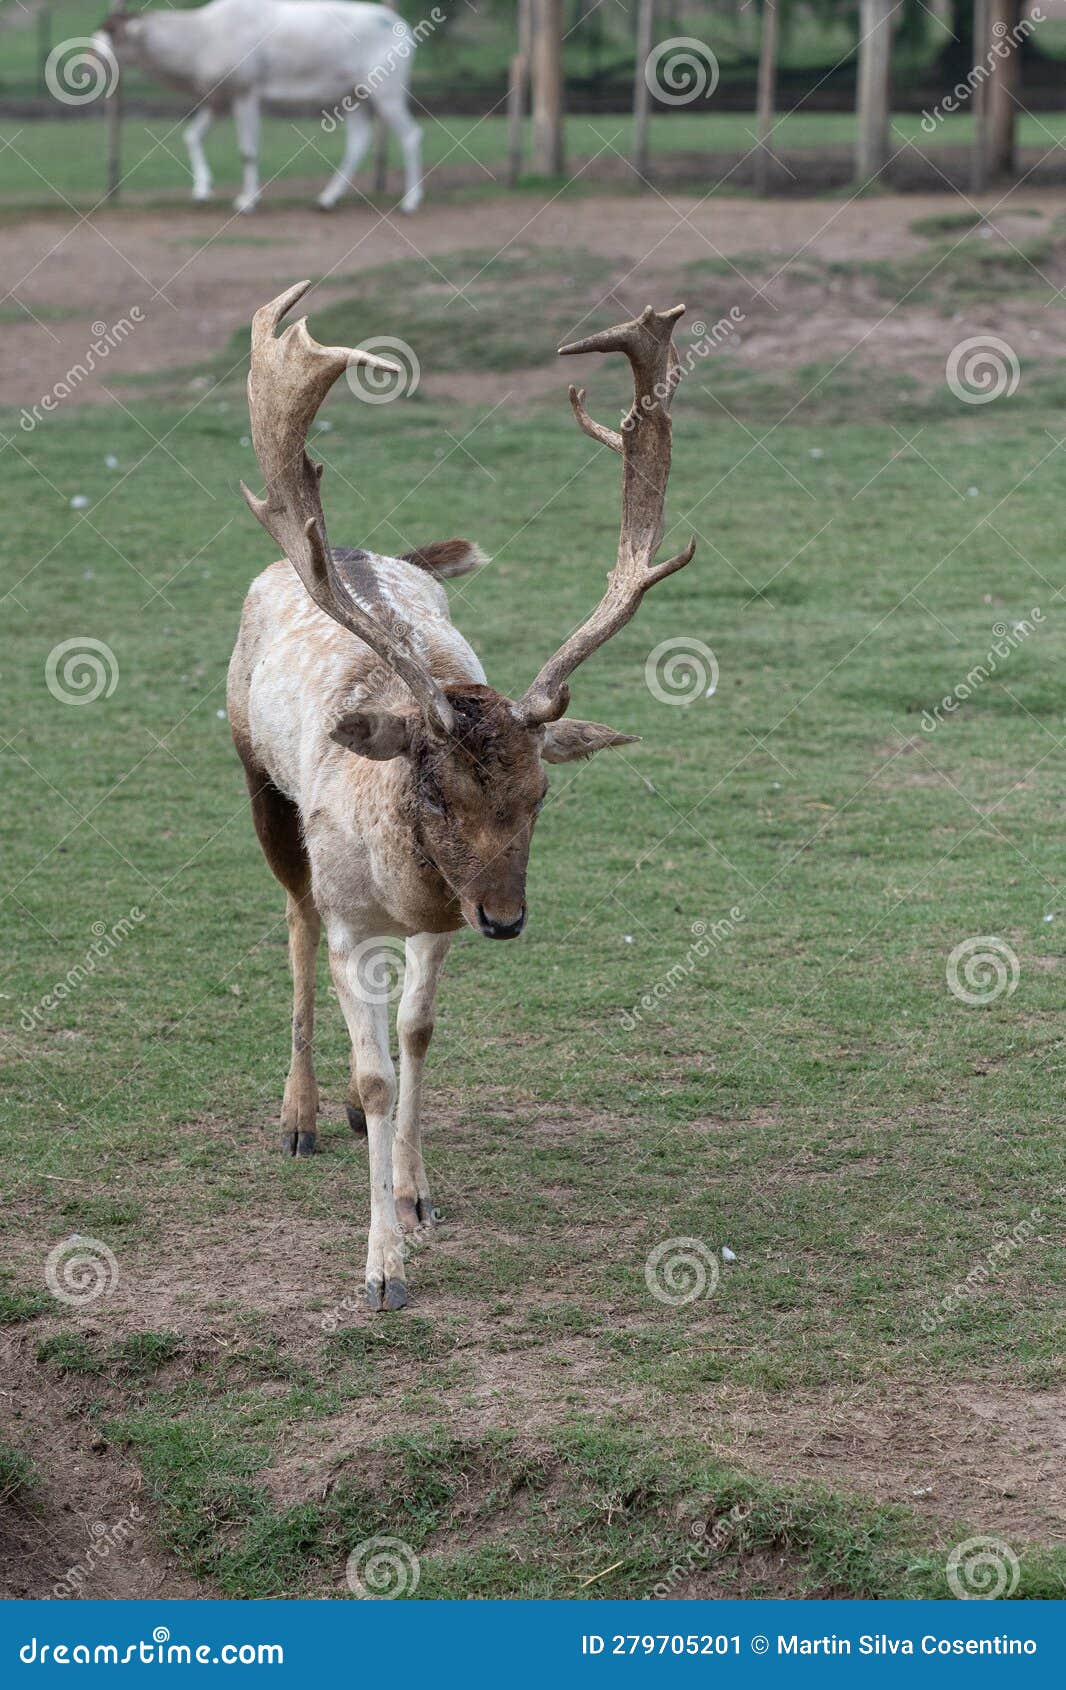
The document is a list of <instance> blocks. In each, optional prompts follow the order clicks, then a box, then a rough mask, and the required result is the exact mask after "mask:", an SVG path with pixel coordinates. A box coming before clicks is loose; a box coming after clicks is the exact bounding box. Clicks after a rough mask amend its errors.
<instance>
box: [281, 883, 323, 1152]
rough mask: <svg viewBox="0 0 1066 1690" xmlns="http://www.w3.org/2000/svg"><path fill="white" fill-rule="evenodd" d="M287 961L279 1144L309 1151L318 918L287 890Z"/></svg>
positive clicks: (314, 1090) (314, 1096)
mask: <svg viewBox="0 0 1066 1690" xmlns="http://www.w3.org/2000/svg"><path fill="white" fill-rule="evenodd" d="M285 914H286V918H287V920H288V923H289V961H290V963H291V964H292V1060H291V1063H290V1066H289V1077H288V1079H287V1080H286V1081H285V1097H284V1101H283V1102H282V1105H281V1148H282V1149H283V1150H285V1151H287V1152H288V1154H289V1155H290V1156H310V1155H311V1154H312V1153H313V1151H314V1148H315V1137H316V1131H317V1120H316V1117H317V1115H318V1082H317V1081H316V1079H315V1069H314V1061H313V1058H312V1054H311V1047H312V1043H313V1040H314V1035H315V961H316V958H317V956H318V940H319V935H320V933H321V931H322V922H321V920H320V918H319V914H318V911H317V910H316V909H315V906H314V904H313V903H312V902H311V899H310V897H304V898H294V897H293V895H292V893H291V892H290V893H289V901H288V905H287V908H286V911H285Z"/></svg>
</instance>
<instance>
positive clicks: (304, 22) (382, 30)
mask: <svg viewBox="0 0 1066 1690" xmlns="http://www.w3.org/2000/svg"><path fill="white" fill-rule="evenodd" d="M434 10H436V8H434ZM424 27H425V26H423V25H419V26H418V28H419V31H421V30H423V29H424ZM416 38H417V39H420V38H421V36H420V35H419V34H418V31H412V30H411V29H410V28H409V27H408V25H407V24H406V23H405V22H404V21H403V19H402V18H401V17H398V16H397V14H396V13H395V12H392V11H390V10H389V9H388V7H387V6H377V5H366V4H361V3H359V0H210V4H209V5H207V6H201V7H199V8H198V9H197V10H195V11H188V12H185V11H172V10H169V9H168V10H165V11H153V12H142V13H140V14H138V15H137V16H134V17H131V16H129V15H128V13H127V11H126V7H125V4H124V3H123V4H121V5H120V6H119V7H118V8H117V9H116V10H115V11H113V12H112V13H111V14H110V15H109V16H108V17H107V18H106V19H105V21H104V22H103V24H102V25H101V26H100V29H99V30H98V32H97V34H96V35H95V37H94V43H95V45H96V47H97V49H98V51H99V52H101V53H103V54H104V55H105V56H110V57H111V58H113V59H114V60H115V61H116V62H117V63H118V65H119V66H120V67H121V66H122V65H123V64H136V65H138V66H139V67H140V68H141V69H142V70H144V71H146V72H148V74H149V75H151V76H154V77H156V78H158V79H159V80H160V81H161V82H166V83H168V84H169V85H170V86H171V87H174V88H180V89H182V90H183V91H184V92H186V93H190V94H192V95H194V96H195V98H196V101H197V110H196V112H195V114H194V115H193V117H192V119H191V121H190V122H189V124H188V126H187V128H186V130H185V144H186V146H187V147H188V149H189V162H190V164H191V165H192V175H193V191H192V192H193V199H194V200H206V199H210V197H211V171H210V169H209V167H208V163H207V159H206V157H205V155H204V146H203V142H204V136H205V135H206V134H207V131H208V129H209V128H210V127H211V123H212V121H213V120H214V118H215V117H217V116H218V115H219V113H220V112H224V111H226V110H227V109H231V110H232V112H233V118H234V122H235V124H236V127H237V144H238V146H239V148H240V154H241V160H242V162H243V166H244V178H243V182H242V185H241V191H240V193H239V195H238V196H237V199H236V201H235V204H236V207H237V210H238V211H252V210H254V208H255V206H256V204H257V202H258V199H259V118H260V112H261V109H262V107H263V106H264V105H267V106H270V107H271V108H276V109H281V110H289V111H293V112H307V111H309V110H318V111H320V112H322V113H323V116H324V118H325V123H324V128H325V130H326V132H327V133H331V132H332V130H333V129H336V128H338V127H339V128H342V129H343V130H344V156H343V158H342V159H341V164H340V168H339V170H338V171H337V172H336V174H335V175H334V176H333V177H332V178H331V180H330V181H329V183H328V184H327V186H326V188H325V189H324V190H323V192H322V193H321V194H320V195H319V198H318V204H319V206H320V207H321V208H322V210H323V211H329V210H331V209H332V207H333V206H335V205H336V203H337V201H338V200H339V199H340V197H341V195H342V194H343V193H344V190H345V188H347V187H349V186H351V184H352V181H353V178H354V176H355V172H356V170H357V169H358V167H359V164H360V162H361V160H362V158H363V155H364V153H365V152H366V149H367V146H368V144H369V142H370V137H371V124H370V118H369V116H368V114H367V110H366V106H367V103H368V102H369V104H370V105H371V106H373V108H374V110H375V111H377V112H378V113H379V114H380V115H381V117H382V118H384V120H385V122H386V123H387V124H388V125H389V128H390V129H391V130H392V131H393V133H394V135H395V136H396V137H397V139H398V141H399V143H400V148H401V150H402V153H403V163H404V179H405V185H404V195H403V199H402V201H401V203H400V209H401V210H402V211H416V210H417V208H418V206H419V204H420V202H421V199H422V163H421V157H422V131H421V129H420V128H419V126H418V124H417V123H416V122H415V120H414V118H413V117H412V116H411V113H410V110H409V108H408V98H407V95H408V83H409V80H410V74H411V60H412V58H413V56H414V49H415V46H416Z"/></svg>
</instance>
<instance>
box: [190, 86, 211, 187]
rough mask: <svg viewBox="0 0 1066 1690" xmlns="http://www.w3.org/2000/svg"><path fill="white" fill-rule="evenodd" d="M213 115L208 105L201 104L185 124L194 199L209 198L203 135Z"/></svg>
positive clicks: (207, 165) (208, 174) (207, 168)
mask: <svg viewBox="0 0 1066 1690" xmlns="http://www.w3.org/2000/svg"><path fill="white" fill-rule="evenodd" d="M214 115H215V114H214V112H213V111H212V110H211V107H210V106H201V107H200V110H199V111H198V112H195V113H194V114H193V116H192V117H191V118H190V120H189V122H188V123H187V124H186V126H185V145H186V146H187V147H188V149H189V163H190V165H191V166H192V197H193V199H194V200H209V199H210V198H211V167H210V165H209V164H208V162H207V154H206V153H205V152H204V136H205V135H206V134H207V131H208V130H209V129H210V127H211V124H212V121H213V119H214Z"/></svg>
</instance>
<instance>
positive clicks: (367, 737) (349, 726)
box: [329, 705, 415, 763]
mask: <svg viewBox="0 0 1066 1690" xmlns="http://www.w3.org/2000/svg"><path fill="white" fill-rule="evenodd" d="M414 721H415V718H414V716H413V715H412V714H411V712H410V711H407V710H380V709H374V708H373V707H372V706H367V705H364V706H362V707H361V708H360V709H358V710H349V711H347V713H346V714H345V715H343V716H342V717H341V718H340V721H339V722H336V723H335V724H334V726H333V727H332V728H331V729H330V733H329V737H330V739H331V740H332V741H333V743H334V744H335V745H343V747H344V749H345V751H354V752H355V754H356V756H357V757H369V758H371V759H372V760H373V761H374V762H375V763H387V762H389V761H390V759H391V758H393V757H403V756H404V755H405V754H406V753H407V752H408V751H410V749H411V740H412V732H413V728H414Z"/></svg>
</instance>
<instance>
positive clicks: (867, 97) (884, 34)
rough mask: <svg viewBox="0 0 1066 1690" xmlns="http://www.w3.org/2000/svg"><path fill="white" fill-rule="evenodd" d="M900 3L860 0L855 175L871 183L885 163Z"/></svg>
mask: <svg viewBox="0 0 1066 1690" xmlns="http://www.w3.org/2000/svg"><path fill="white" fill-rule="evenodd" d="M898 5H899V0H859V83H858V107H857V117H858V137H857V141H856V147H855V175H856V178H857V180H858V181H859V182H873V181H876V179H877V178H878V177H879V176H880V175H881V173H882V172H883V170H884V168H885V165H886V164H887V163H888V130H889V118H890V116H891V93H892V26H893V24H894V22H895V14H896V11H897V8H898Z"/></svg>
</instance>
